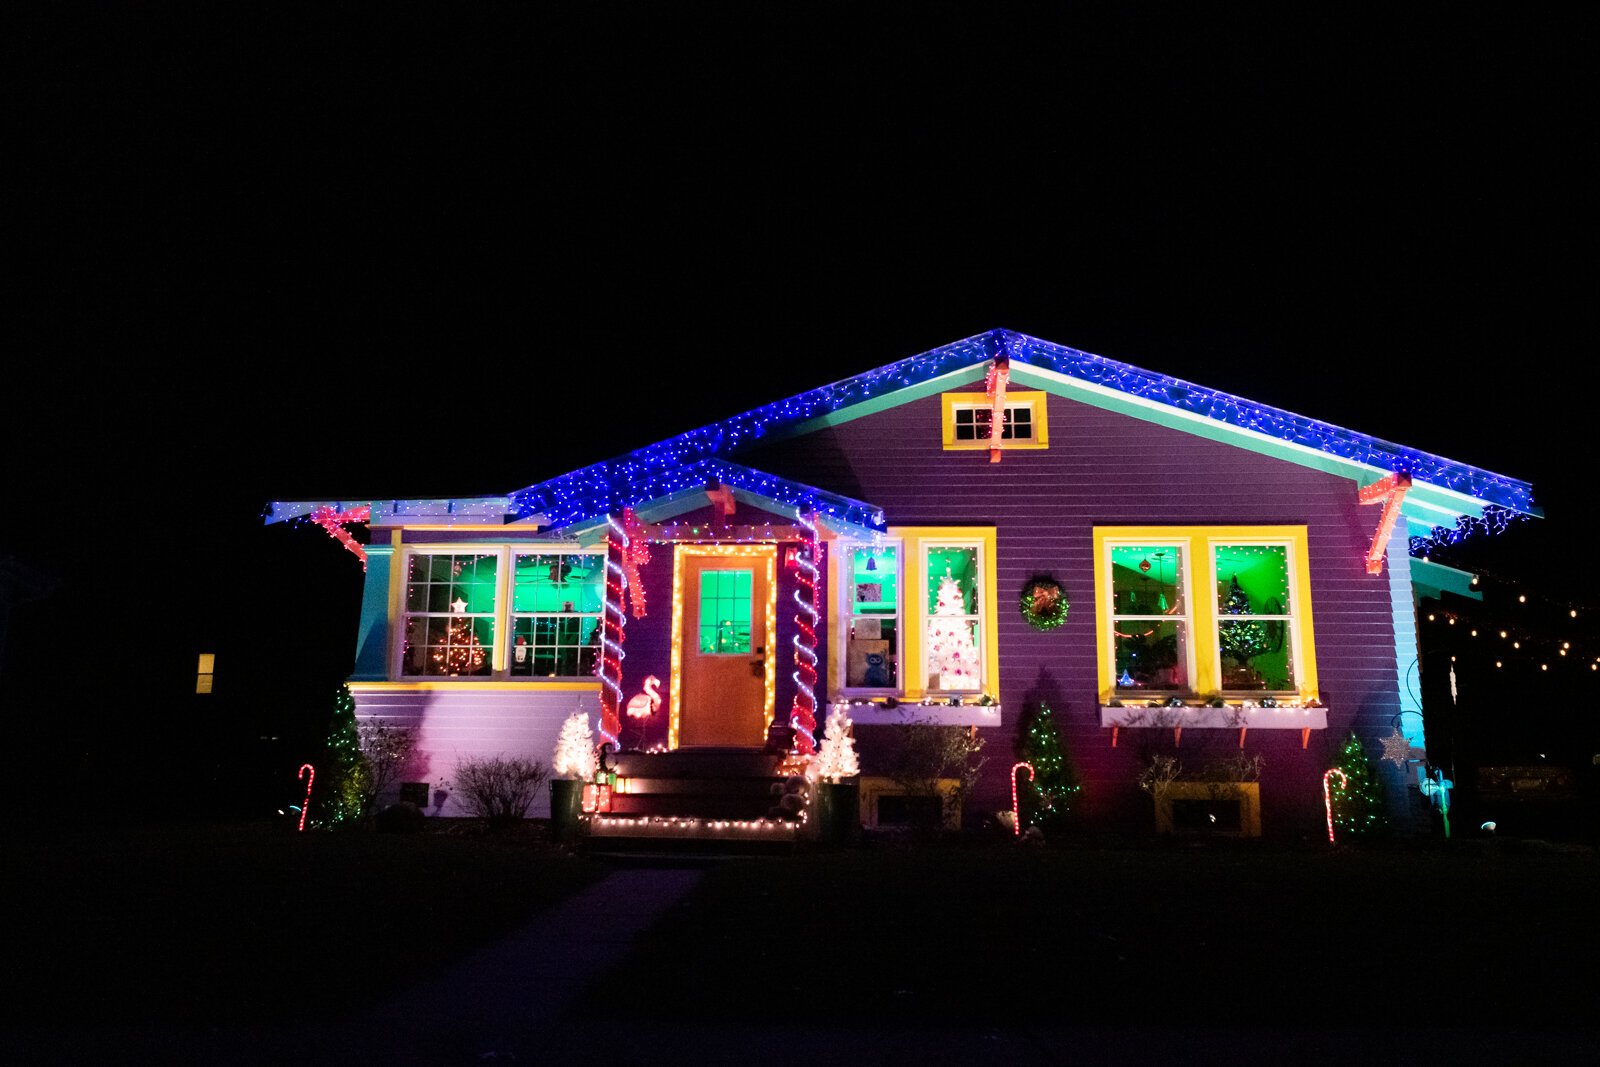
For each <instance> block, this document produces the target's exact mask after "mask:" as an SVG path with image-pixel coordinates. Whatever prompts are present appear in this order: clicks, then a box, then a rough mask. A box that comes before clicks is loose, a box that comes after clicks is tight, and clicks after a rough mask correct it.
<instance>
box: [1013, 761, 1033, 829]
mask: <svg viewBox="0 0 1600 1067" xmlns="http://www.w3.org/2000/svg"><path fill="white" fill-rule="evenodd" d="M1024 767H1026V768H1027V769H1028V781H1030V782H1031V781H1033V764H1031V763H1029V762H1027V761H1026V760H1024V761H1023V762H1021V763H1013V764H1012V765H1011V832H1012V834H1014V835H1015V836H1017V837H1021V836H1022V807H1021V806H1020V805H1019V804H1018V803H1017V772H1018V771H1020V770H1022V769H1023V768H1024Z"/></svg>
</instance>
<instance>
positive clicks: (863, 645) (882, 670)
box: [844, 615, 900, 689]
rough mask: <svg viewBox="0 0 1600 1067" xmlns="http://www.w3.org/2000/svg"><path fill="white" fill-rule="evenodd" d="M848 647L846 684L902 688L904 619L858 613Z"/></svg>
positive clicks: (872, 687)
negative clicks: (900, 652) (900, 631)
mask: <svg viewBox="0 0 1600 1067" xmlns="http://www.w3.org/2000/svg"><path fill="white" fill-rule="evenodd" d="M846 625H847V626H849V627H850V631H849V637H848V639H847V643H846V648H845V672H844V684H845V685H847V686H850V687H852V688H861V689H899V688H900V655H899V652H898V651H897V650H898V649H899V647H900V643H899V636H900V634H899V629H900V621H899V620H898V619H896V618H894V617H893V616H892V615H891V616H887V617H882V616H871V615H867V616H858V617H856V618H854V619H850V620H848V621H847V622H846Z"/></svg>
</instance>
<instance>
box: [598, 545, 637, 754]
mask: <svg viewBox="0 0 1600 1067" xmlns="http://www.w3.org/2000/svg"><path fill="white" fill-rule="evenodd" d="M606 526H607V531H606V606H605V617H604V621H603V622H602V624H601V627H600V662H598V663H596V664H595V670H594V673H595V676H596V677H598V678H599V679H600V730H599V734H600V744H602V745H605V744H610V745H611V750H612V751H613V752H617V751H621V748H622V746H621V742H620V739H619V735H620V734H621V733H622V715H621V711H620V709H621V707H622V660H623V657H624V655H625V654H624V653H623V651H622V642H623V639H624V637H625V636H626V635H625V634H624V633H623V627H625V626H627V625H628V617H627V615H625V614H624V613H623V610H622V591H623V589H624V588H625V587H626V585H627V580H628V578H627V575H626V573H624V571H623V569H622V566H621V564H619V563H618V562H617V561H618V560H619V559H621V558H622V557H624V556H625V555H626V554H627V551H628V543H629V538H628V534H627V531H626V530H624V529H623V528H622V526H621V524H620V523H618V522H617V519H616V516H614V515H607V516H606Z"/></svg>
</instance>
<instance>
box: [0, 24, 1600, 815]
mask: <svg viewBox="0 0 1600 1067" xmlns="http://www.w3.org/2000/svg"><path fill="white" fill-rule="evenodd" d="M863 8H864V5H859V4H818V5H807V6H805V7H800V6H794V5H783V6H776V5H748V4H726V5H715V4H701V5H679V6H666V5H648V4H587V3H585V4H577V3H567V4H548V5H514V4H480V5H474V6H470V7H468V6H463V5H440V6H437V7H431V8H430V7H418V6H407V5H400V6H395V5H383V6H373V7H371V8H360V7H341V8H339V9H338V10H337V11H330V10H327V9H326V8H325V7H323V6H321V5H307V6H303V7H301V6H274V7H271V8H266V7H263V8H259V9H253V10H240V9H238V8H237V7H236V6H235V5H217V6H215V7H213V8H194V7H186V6H180V5H167V4H143V5H124V6H120V7H100V8H71V7H50V8H40V9H37V10H34V11H31V12H25V13H23V14H21V15H17V14H13V15H12V16H11V18H12V19H13V20H14V26H13V29H12V30H11V32H9V33H7V34H6V38H7V43H6V44H5V45H4V48H5V50H6V62H5V64H4V65H5V68H6V69H7V70H8V71H9V72H10V73H9V74H8V76H7V81H8V83H9V88H8V90H7V92H6V93H5V100H4V105H3V106H4V109H5V115H6V121H7V126H8V127H9V128H10V134H9V136H8V138H7V141H8V146H7V151H6V155H7V156H8V157H9V162H8V164H7V165H6V167H5V172H6V177H5V184H6V191H5V214H6V216H7V217H8V220H9V223H10V225H8V227H7V230H8V231H9V232H10V233H11V234H12V238H13V239H11V240H8V241H7V246H8V247H7V251H8V255H7V259H8V260H9V261H10V262H11V263H12V264H13V266H14V267H15V268H16V270H17V275H18V276H20V278H19V279H18V280H17V281H14V282H13V283H12V285H10V286H8V289H7V299H8V302H11V303H12V314H11V315H10V316H8V318H9V319H10V320H11V322H12V323H13V324H14V329H13V330H8V333H10V334H11V338H10V340H9V341H8V343H7V346H6V347H7V349H8V350H9V352H10V355H11V358H10V359H8V360H7V362H8V364H9V366H8V369H7V370H6V372H5V379H6V383H7V389H6V396H7V399H8V401H9V402H8V403H7V404H6V405H5V417H4V418H3V419H0V434H3V445H4V448H5V450H6V456H7V458H8V461H7V464H6V471H7V474H6V485H5V493H4V501H3V514H0V554H6V555H11V556H13V557H15V558H17V559H19V560H21V561H22V562H23V563H24V564H25V565H27V566H28V567H30V568H32V569H33V570H34V571H36V572H38V573H39V574H42V575H44V576H45V577H46V579H47V580H53V581H54V583H55V586H56V591H55V592H54V593H53V594H52V595H51V596H49V597H47V598H45V599H43V600H34V601H30V602H27V603H25V604H22V605H21V606H18V607H16V608H15V609H14V610H13V613H12V621H11V628H10V636H9V641H8V648H7V653H6V659H5V662H4V672H3V675H0V698H3V699H4V701H5V704H6V714H7V717H8V719H10V720H11V721H12V722H13V723H14V724H17V726H16V729H17V731H18V732H17V733H16V734H15V735H14V736H15V737H16V741H17V744H18V745H19V746H20V747H21V748H22V749H23V750H24V751H27V752H31V753H34V754H36V755H37V756H39V757H42V763H43V765H45V766H47V767H49V768H51V771H50V773H51V774H52V775H53V777H52V779H51V781H52V783H53V784H52V786H51V789H50V790H48V791H36V795H42V794H43V793H44V792H49V793H51V795H52V796H55V795H59V794H60V793H61V792H63V791H65V792H75V793H87V792H92V791H93V790H94V789H95V785H94V783H96V782H103V780H104V776H105V775H116V776H119V777H121V778H122V779H123V780H132V781H135V782H137V783H139V785H140V788H138V789H135V790H133V791H130V792H128V793H125V794H123V796H124V799H123V800H119V801H117V803H129V804H145V803H148V798H149V797H150V796H151V795H152V793H151V791H150V790H149V789H147V788H145V786H147V785H148V784H149V783H153V782H155V781H156V780H158V779H160V777H161V776H162V775H166V774H170V773H172V771H171V765H172V764H174V763H175V764H177V765H178V766H179V767H181V768H183V770H181V771H180V772H179V773H180V774H184V775H185V776H188V775H187V773H186V772H187V770H189V769H196V770H197V771H204V773H203V774H197V776H195V780H196V781H197V782H200V781H209V780H213V779H214V780H216V781H219V782H222V781H229V780H232V779H230V777H229V775H228V774H227V773H226V768H225V767H224V765H225V764H227V765H232V764H233V763H239V762H244V763H251V764H252V765H259V766H262V767H264V768H265V767H266V765H267V764H273V765H274V767H275V768H276V769H270V768H269V769H264V770H263V771H262V773H263V774H265V775H268V776H269V777H270V776H271V775H274V774H278V773H279V772H280V771H281V770H282V767H276V764H277V763H283V764H284V765H286V766H289V767H292V766H294V765H295V762H294V758H295V756H296V755H297V753H298V752H300V751H301V750H303V749H304V747H305V746H306V745H308V744H309V743H310V739H311V737H312V736H313V735H314V733H315V729H316V727H315V726H314V725H312V724H314V723H315V722H316V721H317V719H318V717H319V716H324V715H325V714H326V709H327V704H326V699H325V697H324V696H323V695H322V694H323V693H325V692H326V689H327V687H328V686H330V685H331V684H333V683H335V682H337V681H338V680H339V679H341V678H342V677H344V676H345V674H347V672H348V668H349V657H350V654H351V650H352V648H353V630H354V611H355V607H356V604H357V603H358V598H359V568H358V567H357V566H356V564H355V562H354V560H353V558H352V557H350V556H348V555H347V554H346V553H343V552H341V551H339V550H338V548H337V546H335V545H334V544H333V543H332V542H330V541H328V540H327V539H326V538H325V537H324V536H323V535H322V534H321V533H320V532H318V531H316V530H314V529H312V530H304V529H301V530H291V529H286V528H283V527H273V528H270V529H263V528H262V527H261V525H260V522H259V516H260V511H261V507H262V505H263V504H264V503H265V502H266V501H268V500H271V499H315V498H341V497H342V498H382V497H385V496H394V495H401V496H427V495H451V496H468V495H473V494H477V493H501V492H506V491H508V490H510V489H513V488H516V487H519V486H522V485H526V484H530V483H532V482H535V481H538V480H541V479H543V478H545V477H548V476H551V475H554V474H558V473H561V472H563V471H566V470H569V469H572V468H573V467H576V466H579V465H582V464H584V463H587V462H592V461H594V460H596V459H598V458H602V457H604V456H607V455H612V454H615V453H618V452H622V451H625V450H627V449H630V448H634V447H638V446H640V445H644V444H647V443H649V442H651V441H654V440H657V439H659V438H661V437H664V436H666V435H668V434H671V433H674V432H677V431H681V430H684V429H688V428H691V427H694V426H698V425H702V424H704V423H706V422H708V421H711V420H713V419H716V418H718V417H722V416H725V415H728V414H731V413H734V412H737V411H740V410H743V409H745V408H748V407H751V406H755V405H757V404H760V403H764V402H767V401H770V400H773V399H777V398H779V397H782V396H786V395H789V394H792V393H795V392H799V391H801V390H803V389H805V388H809V387H812V386H815V385H819V384H822V383H824V382H827V381H831V380H835V379H838V378H841V377H844V376H847V375H849V374H852V373H855V372H858V371H861V370H865V369H869V368H872V367H875V366H878V365H881V364H883V363H886V362H889V361H891V360H894V359H898V358H902V357H904V356H907V355H911V354H914V353H917V352H920V351H924V350H926V349H928V348H931V347H934V346H937V345H940V344H944V343H947V342H949V341H953V340H956V339H958V338H961V337H966V336H970V335H972V334H975V333H979V332H981V331H983V330H986V329H989V328H991V327H995V326H1005V327H1009V328H1012V329H1016V330H1021V331H1024V332H1027V333H1031V334H1034V335H1036V336H1040V337H1044V338H1047V339H1050V340H1054V341H1058V342H1060V343H1063V344H1067V345H1071V346H1074V347H1078V348H1082V349H1085V350H1088V351H1091V352H1096V353H1099V354H1102V355H1105V356H1108V357H1111V358H1114V359H1119V360H1123V361H1126V362H1130V363H1133V364H1135V365H1138V366H1142V367H1147V368H1150V369H1153V370H1157V371H1161V372H1164V373H1168V374H1173V375H1177V376H1180V377H1184V378H1188V379H1191V380H1194V381H1198V382H1201V383H1203V384H1205V385H1208V386H1212V387H1215V388H1219V389H1223V390H1226V391H1229V392H1233V393H1237V394H1240V395H1243V396H1246V397H1249V398H1251V399H1253V400H1258V401H1262V402H1265V403H1269V404H1274V405H1278V406H1281V407H1285V408H1288V409H1290V410H1293V411H1297V412H1300V413H1303V414H1306V415H1310V416H1313V417H1316V418H1320V419H1324V420H1326V421H1329V422H1333V423H1335V424H1338V425H1343V426H1348V427H1351V428H1353V429H1357V430H1360V431H1362V432H1365V433H1370V434H1374V435H1376V436H1380V437H1384V438H1388V439H1392V440H1396V441H1400V442H1403V443H1404V444H1406V445H1409V446H1412V447H1416V448H1421V449H1426V450H1429V451H1433V452H1437V453H1440V454H1442V455H1446V456H1449V457H1451V458H1453V459H1457V460H1461V461H1464V462H1469V463H1473V464H1477V465H1480V466H1484V467H1487V468H1489V469H1491V470H1494V471H1497V472H1501V473H1504V474H1508V475H1513V476H1516V477H1521V478H1525V479H1528V480H1530V481H1532V482H1533V483H1534V485H1535V489H1536V497H1537V499H1538V500H1539V501H1540V503H1541V504H1543V505H1544V506H1545V507H1546V509H1547V511H1548V513H1549V518H1548V519H1547V520H1544V521H1543V522H1541V523H1539V524H1537V529H1533V528H1529V529H1524V530H1519V531H1517V532H1516V533H1515V534H1512V535H1508V536H1507V537H1505V538H1502V539H1501V543H1500V544H1498V545H1495V546H1492V547H1490V548H1486V549H1483V550H1481V551H1480V555H1481V552H1487V553H1489V555H1488V557H1486V558H1475V559H1474V560H1472V562H1475V563H1480V562H1481V563H1482V564H1483V565H1484V566H1486V567H1487V568H1489V570H1490V571H1491V572H1492V573H1494V574H1497V575H1503V576H1505V577H1508V578H1514V579H1516V580H1518V581H1522V582H1526V583H1531V587H1533V588H1536V589H1537V590H1538V591H1539V592H1540V594H1541V595H1548V596H1551V597H1553V598H1555V599H1556V600H1558V601H1561V602H1562V603H1566V602H1568V601H1576V602H1580V603H1587V602H1588V601H1590V600H1595V601H1600V595H1597V594H1596V590H1595V580H1594V571H1595V570H1596V568H1594V567H1591V566H1588V565H1587V564H1586V563H1585V560H1587V559H1591V558H1592V551H1591V550H1590V548H1589V546H1588V545H1587V540H1586V538H1587V535H1588V533H1589V530H1590V528H1591V525H1592V520H1593V518H1594V517H1595V508H1594V504H1593V499H1592V491H1591V487H1590V485H1589V479H1590V474H1589V462H1588V460H1589V456H1590V454H1591V452H1592V450H1593V446H1592V444H1591V442H1590V439H1591V429H1590V423H1591V417H1590V412H1591V407H1592V404H1591V399H1590V397H1591V392H1592V381H1593V378H1594V374H1593V371H1592V370H1591V368H1590V358H1591V352H1592V341H1591V322H1592V309H1593V295H1594V273H1593V253H1592V247H1593V238H1594V222H1595V219H1594V208H1593V206H1592V204H1593V198H1592V195H1591V191H1592V189H1593V188H1594V179H1595V174H1594V170H1593V167H1592V165H1591V163H1590V158H1591V156H1592V154H1593V140H1594V136H1593V129H1594V115H1593V107H1592V104H1591V101H1592V100H1593V98H1594V96H1595V94H1594V86H1593V84H1592V77H1591V75H1590V74H1589V71H1590V69H1591V68H1592V63H1591V62H1590V58H1591V56H1592V46H1593V25H1592V22H1591V21H1590V20H1591V18H1592V16H1589V15H1586V14H1582V13H1578V12H1573V13H1571V14H1568V15H1558V14H1556V13H1555V12H1553V11H1549V10H1546V11H1539V12H1533V13H1529V12H1527V11H1521V10H1515V9H1510V8H1499V9H1484V10H1476V9H1474V8H1472V7H1470V6H1463V5H1447V4H1421V5H1413V6H1411V7H1409V8H1408V9H1407V10H1404V11H1384V12H1382V13H1377V14H1372V15H1357V14H1352V13H1346V12H1339V11H1332V10H1329V11H1321V12H1307V11H1303V10H1299V9H1284V8H1281V7H1277V8H1261V9H1249V8H1231V9H1230V10H1227V11H1215V10H1197V9H1184V8H1176V7H1175V8H1170V9H1169V8H1162V7H1140V8H1137V9H1134V10H1128V9H1126V7H1125V6H1124V5H1114V4H1103V5H1097V4H1075V5H992V4H984V5H972V6H970V7H969V6H963V5H957V4H951V3H916V4H912V3H904V4H890V5H880V6H874V7H872V8H871V9H870V10H864V9H863ZM14 277H16V276H14ZM1555 617H1556V616H1555V615H1552V618H1555ZM1584 640H1592V637H1589V636H1585V638H1584ZM207 650H215V651H218V653H219V664H218V671H219V673H218V681H217V693H216V695H215V696H214V697H213V698H210V699H209V700H207V699H203V698H202V699H197V698H194V697H193V696H192V695H189V693H188V690H189V689H191V688H192V684H193V679H192V671H193V662H194V659H193V657H194V654H195V652H196V651H207ZM1595 654H1600V648H1597V649H1595ZM1567 684H1568V691H1570V688H1571V683H1567ZM1585 684H1587V680H1585ZM261 737H277V738H279V741H277V742H264V743H263V744H265V745H267V746H269V748H270V753H269V755H270V758H266V757H262V756H261V752H262V751H263V750H262V749H260V748H259V747H257V746H256V742H257V741H258V740H259V738H261ZM224 741H225V742H226V743H225V744H224V743H223V742H224ZM245 752H248V753H249V754H247V755H240V754H239V753H245ZM217 753H224V755H216V754H217ZM206 767H210V768H211V769H210V770H205V768H206ZM63 768H65V769H67V770H70V771H71V772H72V773H73V774H77V775H79V776H80V777H79V779H78V780H77V781H76V782H75V784H72V785H69V786H67V787H66V788H65V789H63V787H62V785H61V782H62V781H63V773H64V772H63ZM130 768H146V769H147V770H134V771H133V772H132V774H131V777H130ZM206 775H211V776H212V778H209V779H208V778H206ZM281 776H282V775H280V777H281ZM233 778H237V775H234V776H233ZM290 791H291V792H292V790H290ZM49 803H54V800H51V801H49Z"/></svg>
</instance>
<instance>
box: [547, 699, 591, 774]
mask: <svg viewBox="0 0 1600 1067" xmlns="http://www.w3.org/2000/svg"><path fill="white" fill-rule="evenodd" d="M552 767H553V768H554V770H555V773H556V774H558V775H560V776H561V777H563V778H573V779H576V780H577V781H580V782H587V781H589V780H590V779H591V778H593V777H594V734H593V733H592V732H591V731H590V729H589V716H588V715H587V714H586V713H585V712H581V711H575V712H573V713H572V714H571V715H569V716H567V721H566V722H564V723H562V724H561V735H560V736H559V737H557V738H556V755H555V759H554V761H553V762H552Z"/></svg>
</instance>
